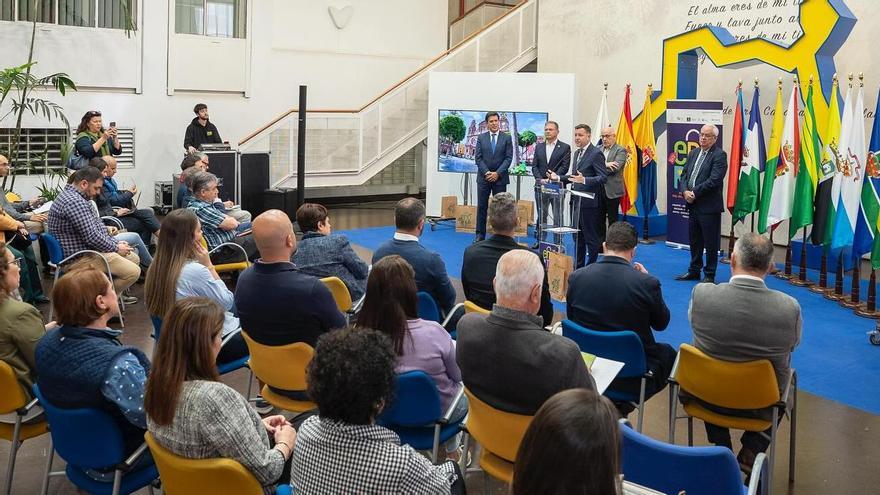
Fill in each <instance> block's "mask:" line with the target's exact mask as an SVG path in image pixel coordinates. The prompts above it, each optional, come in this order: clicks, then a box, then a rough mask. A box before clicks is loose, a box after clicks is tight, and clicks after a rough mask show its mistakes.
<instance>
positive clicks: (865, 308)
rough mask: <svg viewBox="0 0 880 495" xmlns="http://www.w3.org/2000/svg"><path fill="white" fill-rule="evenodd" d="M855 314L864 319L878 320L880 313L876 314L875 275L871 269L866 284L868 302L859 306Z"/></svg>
mask: <svg viewBox="0 0 880 495" xmlns="http://www.w3.org/2000/svg"><path fill="white" fill-rule="evenodd" d="M855 313H856V315H858V316H861V317H864V318H880V313H878V312H877V273H876V271H875V270H874V269H873V268H871V279H870V281H869V282H868V300H867V301H866V302H865V304H859V305H858V307H856V308H855Z"/></svg>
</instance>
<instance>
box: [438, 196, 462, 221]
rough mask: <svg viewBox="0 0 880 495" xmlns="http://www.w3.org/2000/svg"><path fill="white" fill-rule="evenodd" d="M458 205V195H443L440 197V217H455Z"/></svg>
mask: <svg viewBox="0 0 880 495" xmlns="http://www.w3.org/2000/svg"><path fill="white" fill-rule="evenodd" d="M457 207H458V196H443V197H442V198H440V217H441V218H455V209H456V208H457Z"/></svg>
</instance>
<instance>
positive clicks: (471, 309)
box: [464, 301, 492, 315]
mask: <svg viewBox="0 0 880 495" xmlns="http://www.w3.org/2000/svg"><path fill="white" fill-rule="evenodd" d="M464 312H465V313H480V314H484V315H487V314H489V313H491V312H492V311H490V310H488V309H486V308H481V307H480V306H477V305H476V304H474V303H472V302H470V301H465V302H464Z"/></svg>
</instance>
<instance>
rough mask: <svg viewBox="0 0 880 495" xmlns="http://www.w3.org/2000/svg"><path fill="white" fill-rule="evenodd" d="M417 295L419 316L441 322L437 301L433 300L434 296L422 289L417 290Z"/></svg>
mask: <svg viewBox="0 0 880 495" xmlns="http://www.w3.org/2000/svg"><path fill="white" fill-rule="evenodd" d="M418 296H419V309H418V311H419V318H421V319H423V320H430V321H436V322H437V323H441V322H442V321H443V320H442V319H441V318H440V308H439V307H438V306H437V301H435V300H434V297H433V296H431V294H428V293H427V292H423V291H419V293H418Z"/></svg>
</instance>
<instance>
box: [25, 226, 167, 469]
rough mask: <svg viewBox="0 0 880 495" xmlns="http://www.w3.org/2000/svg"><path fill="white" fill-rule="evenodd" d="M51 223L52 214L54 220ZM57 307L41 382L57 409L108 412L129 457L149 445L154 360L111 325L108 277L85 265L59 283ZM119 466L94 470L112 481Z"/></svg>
mask: <svg viewBox="0 0 880 495" xmlns="http://www.w3.org/2000/svg"><path fill="white" fill-rule="evenodd" d="M49 218H50V220H51V218H52V217H51V215H50V216H49ZM52 304H53V305H54V308H55V317H56V318H57V320H58V324H59V325H61V326H60V328H54V329H52V330H49V332H48V333H46V336H45V337H43V338H42V339H41V340H40V342H39V343H38V344H37V350H36V365H37V384H38V385H39V386H40V391H41V392H42V394H43V395H44V396H45V397H46V399H47V400H48V401H49V402H51V403H52V404H53V405H54V406H56V407H59V408H62V409H78V408H84V407H87V408H94V409H100V410H102V411H104V412H106V413H108V414H109V415H110V416H111V417H113V419H115V420H116V424H117V425H118V426H119V428H120V430H121V431H122V435H123V439H124V441H125V455H126V456H128V455H129V454H131V453H132V452H134V451H135V449H137V448H138V447H139V446H140V445H141V444H142V443H143V442H144V432H145V431H146V428H147V419H146V415H145V414H144V409H143V405H144V383H145V382H146V380H147V374H148V373H149V371H150V361H149V360H148V359H147V356H146V355H144V353H143V352H141V351H140V350H138V349H137V348H135V347H131V346H126V345H123V344H122V343H121V342H120V341H119V337H120V335H121V334H122V331H121V330H113V329H110V328H108V327H107V322H108V321H109V320H110V318H111V317H114V316H117V315H119V303H118V300H117V298H116V292H115V291H114V290H113V284H111V283H110V281H109V280H108V279H107V275H106V274H105V273H103V272H101V271H99V270H97V269H95V268H93V267H91V266H86V265H85V264H83V265H82V266H80V267H76V268H74V269H72V270H71V271H70V272H68V273H66V274H64V276H63V277H61V278H59V279H58V282H57V283H56V284H55V288H54V290H53V291H52ZM114 469H115V466H107V467H106V468H105V469H97V470H95V471H94V472H90V475H93V477H95V478H96V479H99V480H106V481H110V480H112V479H113V471H114Z"/></svg>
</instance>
